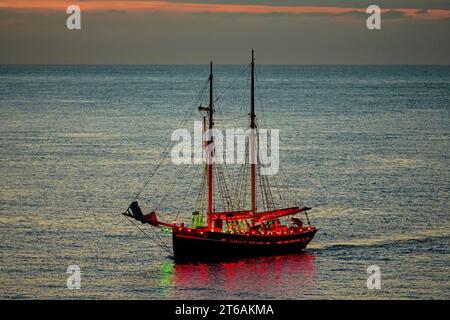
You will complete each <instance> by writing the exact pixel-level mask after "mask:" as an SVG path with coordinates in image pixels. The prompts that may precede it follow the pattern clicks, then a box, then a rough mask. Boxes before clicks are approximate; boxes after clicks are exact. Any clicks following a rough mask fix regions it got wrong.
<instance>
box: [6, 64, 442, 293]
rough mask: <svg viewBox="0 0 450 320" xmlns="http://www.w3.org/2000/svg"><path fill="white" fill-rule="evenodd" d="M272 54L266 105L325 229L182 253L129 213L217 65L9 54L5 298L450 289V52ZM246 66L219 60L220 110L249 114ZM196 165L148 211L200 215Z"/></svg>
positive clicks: (261, 105) (156, 188)
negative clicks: (75, 275)
mask: <svg viewBox="0 0 450 320" xmlns="http://www.w3.org/2000/svg"><path fill="white" fill-rule="evenodd" d="M257 67H258V69H257V79H258V81H257V86H256V87H257V99H256V108H257V116H258V120H259V121H260V123H261V124H262V126H263V127H266V128H276V129H279V130H280V138H281V142H280V171H282V172H283V173H284V174H285V175H286V176H287V177H288V178H289V180H290V181H291V183H292V185H293V187H294V188H295V191H296V196H295V197H294V198H293V199H292V201H294V202H299V201H303V203H304V204H305V205H308V206H311V207H313V210H311V212H310V219H311V222H312V223H313V224H315V225H316V226H317V227H318V229H319V232H318V233H317V235H316V237H315V238H314V240H313V241H312V243H311V245H310V246H309V248H308V250H307V251H306V252H305V253H303V254H296V255H289V256H279V257H265V258H255V259H244V260H238V261H228V262H223V263H208V264H206V263H200V264H175V263H174V262H173V261H172V260H171V258H170V257H169V254H168V253H166V252H165V251H164V250H162V249H161V248H160V247H159V246H157V245H156V244H155V243H154V242H152V241H151V240H150V239H148V238H147V237H146V236H145V235H144V234H143V233H141V232H140V231H139V230H137V229H136V228H135V227H134V226H133V225H132V224H131V223H130V222H129V221H128V220H127V219H125V217H123V216H122V215H120V212H122V211H123V210H124V209H125V208H126V207H127V206H128V204H129V202H130V201H131V200H132V199H133V197H134V195H135V194H136V193H137V192H138V191H139V190H140V189H141V187H142V185H143V183H144V182H145V180H146V178H147V177H148V174H149V172H150V171H151V169H152V168H153V166H154V165H155V164H156V163H157V162H158V161H159V159H160V158H161V155H162V153H163V152H164V149H165V146H166V145H167V143H168V141H169V140H170V136H171V133H172V131H173V130H174V129H178V128H180V125H181V124H180V123H181V120H182V119H183V118H184V117H185V116H186V114H188V110H189V108H191V109H192V108H194V112H192V114H191V116H190V117H189V118H188V119H189V121H187V122H186V123H184V124H183V125H184V126H183V127H184V128H187V129H192V126H193V121H194V120H200V119H201V118H200V114H199V113H198V111H196V108H197V106H198V105H195V104H194V102H195V98H196V96H197V94H198V92H199V90H201V88H202V87H203V86H204V85H205V81H206V78H207V76H208V72H209V70H208V66H50V67H49V66H0V161H1V166H0V239H1V240H0V250H1V258H0V276H1V280H0V298H13V299H34V298H39V299H49V298H51V299H53V298H57V299H59V298H82V299H95V298H102V299H112V298H124V299H280V298H281V299H344V298H345V299H347V298H352V299H353V298H355V299H366V298H368V299H391V298H399V299H419V298H425V299H449V298H450V252H449V244H450V221H449V214H450V209H449V207H450V206H449V204H450V203H449V194H450V173H449V168H450V67H449V66H430V67H400V66H386V67H383V66H376V67H375V66H363V67H359V66H344V67H338V66H311V67H309V66H308V67H307V66H257ZM244 69H245V66H217V67H216V72H215V76H216V79H217V81H216V84H215V86H216V88H215V89H216V93H217V94H218V95H222V93H223V96H221V98H220V99H219V100H218V102H217V124H218V125H219V124H223V123H227V124H231V125H232V126H234V127H241V126H246V125H247V124H248V118H247V117H248V116H247V113H248V74H247V72H246V71H243V70H244ZM191 167H192V168H191ZM191 169H192V171H193V172H195V170H194V166H185V167H184V168H183V169H182V171H183V172H184V170H186V171H190V170H191ZM179 171H180V168H177V167H175V166H173V165H170V164H167V165H166V166H164V167H163V168H162V170H160V171H158V173H157V174H156V175H155V176H154V177H153V179H152V180H151V181H150V183H149V185H148V186H147V187H146V188H145V190H144V191H143V192H142V194H141V198H140V203H141V204H142V207H143V208H144V209H145V210H146V211H149V210H150V209H153V208H154V207H156V206H158V211H157V212H158V214H159V215H160V217H165V215H164V212H168V215H167V220H168V221H171V219H173V216H174V215H175V214H176V213H178V212H180V213H179V220H183V219H184V220H185V221H189V220H190V217H191V212H192V211H193V206H194V203H195V184H194V187H193V188H194V189H193V190H194V191H190V193H189V194H188V196H187V197H185V196H184V194H185V193H186V191H185V189H186V187H187V185H189V183H190V181H191V180H192V174H191V175H190V174H188V173H186V174H181V175H177V174H175V173H176V172H179ZM144 229H145V230H146V231H147V232H148V233H149V234H150V235H151V236H153V237H156V235H155V234H154V233H153V231H152V230H151V229H150V227H149V226H144ZM158 234H159V235H160V236H161V238H162V240H163V241H165V243H167V245H168V246H169V247H170V246H171V242H170V241H171V235H170V234H167V233H161V232H159V233H158ZM71 264H77V265H79V266H80V268H81V272H82V278H81V289H80V290H68V289H67V288H66V279H67V277H68V274H66V268H67V267H68V266H69V265H71ZM370 265H378V266H379V267H380V268H381V286H382V288H381V290H368V289H367V287H366V280H367V277H368V274H367V267H368V266H370Z"/></svg>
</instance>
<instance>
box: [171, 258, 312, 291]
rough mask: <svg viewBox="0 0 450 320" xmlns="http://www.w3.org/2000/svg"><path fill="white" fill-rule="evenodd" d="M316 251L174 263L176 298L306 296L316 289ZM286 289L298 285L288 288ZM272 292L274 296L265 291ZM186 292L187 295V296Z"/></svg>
mask: <svg viewBox="0 0 450 320" xmlns="http://www.w3.org/2000/svg"><path fill="white" fill-rule="evenodd" d="M314 269H315V267H314V254H312V253H309V252H306V253H303V254H296V255H285V256H272V257H262V258H248V259H240V260H236V261H228V262H221V263H183V264H179V263H177V264H174V269H173V277H172V281H173V282H172V285H173V286H174V287H176V290H173V291H172V293H173V296H172V297H170V298H172V299H187V298H188V297H191V296H192V291H196V292H197V295H198V299H214V297H216V296H217V297H225V298H227V299H246V298H248V299H250V298H261V299H303V298H307V297H308V296H311V294H313V292H314ZM286 288H291V289H292V288H295V289H294V290H289V292H287V291H286ZM267 292H270V294H271V296H267V295H266V294H265V293H267ZM185 294H186V296H185Z"/></svg>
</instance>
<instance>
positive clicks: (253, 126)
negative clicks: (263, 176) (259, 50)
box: [250, 49, 256, 214]
mask: <svg viewBox="0 0 450 320" xmlns="http://www.w3.org/2000/svg"><path fill="white" fill-rule="evenodd" d="M255 117H256V115H255V58H254V52H253V49H252V76H251V86H250V129H251V130H250V163H251V187H252V194H251V198H252V213H253V214H255V213H256V176H255V163H256V161H255V160H256V132H255V129H256V124H255Z"/></svg>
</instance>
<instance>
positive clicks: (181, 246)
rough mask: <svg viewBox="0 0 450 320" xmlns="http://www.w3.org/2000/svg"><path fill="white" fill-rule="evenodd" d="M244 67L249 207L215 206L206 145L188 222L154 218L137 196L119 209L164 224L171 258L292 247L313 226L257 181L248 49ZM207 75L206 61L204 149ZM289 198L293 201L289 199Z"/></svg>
mask: <svg viewBox="0 0 450 320" xmlns="http://www.w3.org/2000/svg"><path fill="white" fill-rule="evenodd" d="M250 67H251V71H250V72H251V77H250V78H251V79H250V81H251V82H250V103H249V105H250V110H249V111H250V112H249V117H250V119H249V127H250V131H251V134H250V137H249V139H248V154H249V158H250V160H251V161H249V170H245V171H244V172H245V174H246V175H247V177H245V178H246V179H249V180H250V183H249V185H248V184H247V185H248V187H249V189H250V190H249V191H250V192H249V196H248V198H249V200H250V201H248V202H249V203H248V204H247V205H249V207H247V208H242V206H241V207H240V208H237V207H236V206H235V207H233V205H230V206H228V209H229V210H226V211H216V206H215V200H216V199H215V196H216V195H215V188H214V185H215V180H219V179H220V177H217V176H216V170H215V163H214V161H211V160H213V159H212V158H213V157H214V151H212V152H210V153H209V154H208V156H209V158H210V159H209V161H208V160H205V161H204V171H203V172H204V175H203V185H204V189H205V190H204V191H205V192H204V194H205V198H206V199H205V200H206V201H205V202H206V204H205V205H204V209H205V211H206V212H199V211H194V212H193V214H192V221H191V223H189V224H187V223H179V222H178V221H173V222H172V223H169V222H163V221H160V220H159V219H158V217H157V215H156V212H155V211H152V212H150V213H148V214H144V213H143V211H142V209H141V207H140V205H139V204H138V202H137V201H133V202H132V203H131V205H130V206H129V207H128V209H127V210H126V211H125V212H123V214H124V215H126V216H127V217H132V218H134V219H136V220H138V221H140V222H141V223H147V224H149V225H151V226H152V227H156V228H164V229H165V230H170V232H171V233H172V240H173V256H174V258H175V259H176V260H202V259H221V258H230V257H246V256H262V255H278V254H289V253H297V252H300V251H301V250H302V249H305V248H306V246H307V245H308V243H309V242H310V241H311V240H312V239H313V237H314V235H315V234H316V232H317V229H316V228H315V226H313V225H311V224H310V221H309V218H308V214H307V212H308V210H310V209H311V208H309V207H306V206H303V205H293V206H287V207H274V204H273V202H271V201H269V200H268V194H269V195H270V190H269V192H267V178H261V177H260V186H261V188H259V185H257V175H258V172H259V171H258V165H259V163H258V161H257V160H255V159H257V158H258V156H257V148H258V139H257V135H258V125H257V121H256V112H255V59H254V55H253V50H252V60H251V63H250ZM213 80H214V76H213V65H212V62H211V65H210V75H209V78H208V86H209V104H208V106H207V107H202V106H200V107H198V108H199V110H200V111H201V112H203V114H204V119H203V125H204V130H205V132H206V131H208V132H209V133H208V134H205V135H204V141H203V142H204V146H205V149H207V148H208V146H209V145H211V144H212V143H213V142H214V136H213V134H212V132H213V128H214V120H215V119H214V113H215V111H214V107H215V106H214V102H215V99H214V96H213V88H214V87H213ZM205 154H206V152H205ZM208 156H206V158H208ZM248 171H249V172H248ZM219 182H220V181H218V182H217V183H219ZM217 183H216V184H217ZM241 189H242V188H241ZM258 189H261V190H260V191H261V192H263V195H262V197H263V198H265V201H264V203H265V205H264V207H265V208H264V209H265V210H258V208H257V197H258V195H257V192H258ZM238 196H239V195H238ZM263 200H264V199H263ZM290 200H291V202H295V199H290ZM299 213H303V214H304V215H305V217H306V221H307V223H305V224H304V223H303V221H302V220H300V219H299V218H298V217H297V214H299ZM158 214H159V213H158ZM205 217H206V219H205Z"/></svg>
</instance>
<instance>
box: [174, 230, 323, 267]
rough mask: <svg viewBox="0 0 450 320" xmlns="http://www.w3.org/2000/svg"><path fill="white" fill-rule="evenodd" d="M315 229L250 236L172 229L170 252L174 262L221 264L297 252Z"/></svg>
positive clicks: (312, 235) (310, 238)
mask: <svg viewBox="0 0 450 320" xmlns="http://www.w3.org/2000/svg"><path fill="white" fill-rule="evenodd" d="M316 232H317V229H315V228H314V227H309V230H308V228H305V230H304V231H302V232H298V233H292V234H291V233H287V234H280V235H250V234H233V233H222V232H209V231H199V230H198V229H188V228H183V229H181V230H180V229H179V228H174V229H173V251H174V256H175V259H177V260H204V259H208V260H220V259H222V258H232V257H250V256H267V255H279V254H289V253H296V252H300V251H301V250H302V249H305V248H306V246H307V245H308V243H309V242H310V241H311V240H312V238H313V237H314V235H315V234H316Z"/></svg>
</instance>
